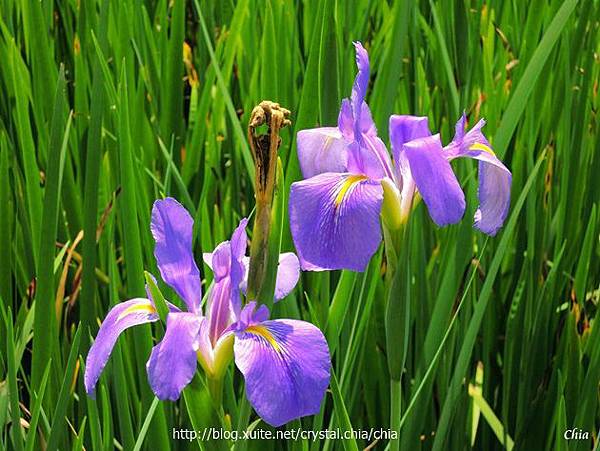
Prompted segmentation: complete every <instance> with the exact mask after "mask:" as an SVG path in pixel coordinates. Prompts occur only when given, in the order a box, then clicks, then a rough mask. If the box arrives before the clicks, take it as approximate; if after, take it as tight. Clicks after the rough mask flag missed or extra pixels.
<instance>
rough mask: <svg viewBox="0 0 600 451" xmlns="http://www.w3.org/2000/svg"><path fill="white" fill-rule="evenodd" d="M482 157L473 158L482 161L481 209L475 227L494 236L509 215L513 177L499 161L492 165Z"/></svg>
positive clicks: (480, 165) (476, 214)
mask: <svg viewBox="0 0 600 451" xmlns="http://www.w3.org/2000/svg"><path fill="white" fill-rule="evenodd" d="M481 156H482V155H479V156H477V157H473V158H476V159H478V160H480V161H479V189H478V191H477V196H478V197H479V208H477V211H476V212H475V227H476V228H477V229H479V230H481V231H482V232H483V233H486V234H488V235H491V236H494V235H496V233H498V230H500V228H501V227H502V226H503V225H504V221H505V220H506V216H507V215H508V209H509V207H510V186H511V183H512V175H511V173H510V171H509V170H508V169H507V168H506V167H505V166H504V165H503V164H502V163H500V161H499V160H498V161H497V162H495V163H490V162H486V161H485V160H484V159H483V158H480V157H481ZM496 160H497V159H496ZM497 163H500V164H497Z"/></svg>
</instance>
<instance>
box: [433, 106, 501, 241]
mask: <svg viewBox="0 0 600 451" xmlns="http://www.w3.org/2000/svg"><path fill="white" fill-rule="evenodd" d="M465 125H466V116H465V115H464V114H463V116H462V117H461V118H460V119H459V120H458V122H457V123H456V134H455V136H454V139H453V140H452V142H451V143H450V144H449V145H448V146H447V147H446V148H445V149H444V153H445V155H446V158H448V159H454V158H459V157H468V158H473V159H476V160H478V161H479V189H478V198H479V208H478V209H477V211H476V212H475V227H476V228H477V229H479V230H481V231H482V232H484V233H486V234H488V235H492V236H494V235H495V234H496V233H497V232H498V230H499V229H500V228H501V227H502V225H503V224H504V221H505V220H506V216H507V215H508V209H509V207H510V186H511V183H512V175H511V172H510V171H509V170H508V168H507V167H506V166H504V164H503V163H502V162H501V161H500V160H499V159H498V158H497V157H496V154H495V153H494V151H493V150H492V147H491V145H490V143H489V142H488V140H487V139H486V137H485V135H484V134H483V132H482V131H481V129H482V127H483V126H484V125H485V120H483V119H481V120H480V121H479V122H478V123H477V124H476V125H475V126H474V127H473V128H472V129H471V130H469V131H468V132H466V133H465Z"/></svg>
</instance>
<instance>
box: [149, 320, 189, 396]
mask: <svg viewBox="0 0 600 451" xmlns="http://www.w3.org/2000/svg"><path fill="white" fill-rule="evenodd" d="M200 320H201V317H199V316H198V315H196V314H195V313H189V312H179V313H169V315H168V316H167V329H166V331H165V336H164V337H163V339H162V341H161V342H160V343H158V344H157V345H156V346H154V348H152V353H151V354H150V360H148V363H146V368H147V370H148V381H149V382H150V386H151V387H152V391H153V392H154V393H155V394H156V396H157V397H158V398H159V399H162V400H165V399H169V400H171V401H175V400H177V399H178V398H179V396H180V395H181V391H182V390H183V389H184V387H185V386H186V385H187V384H189V383H190V381H191V380H192V378H193V377H194V372H195V371H196V351H197V350H198V345H199V337H198V332H199V329H200Z"/></svg>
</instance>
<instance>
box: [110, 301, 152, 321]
mask: <svg viewBox="0 0 600 451" xmlns="http://www.w3.org/2000/svg"><path fill="white" fill-rule="evenodd" d="M131 313H147V314H149V315H151V314H153V313H156V309H155V308H154V306H153V305H152V304H150V303H148V304H137V305H132V306H131V307H127V308H126V309H125V310H123V312H122V313H121V314H120V315H119V317H118V318H117V321H120V320H122V319H123V318H125V317H126V316H127V315H130V314H131Z"/></svg>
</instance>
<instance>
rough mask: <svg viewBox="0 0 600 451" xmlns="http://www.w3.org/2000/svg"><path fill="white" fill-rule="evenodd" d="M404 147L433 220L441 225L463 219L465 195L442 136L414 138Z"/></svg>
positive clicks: (418, 187) (414, 177)
mask: <svg viewBox="0 0 600 451" xmlns="http://www.w3.org/2000/svg"><path fill="white" fill-rule="evenodd" d="M403 148H404V155H405V157H406V159H407V161H408V163H409V165H410V171H411V174H412V177H413V179H414V181H415V184H416V186H417V189H418V190H419V193H421V196H422V197H423V200H424V201H425V204H426V205H427V209H428V210H429V214H430V216H431V218H432V219H433V221H434V222H435V223H436V224H437V225H439V226H440V227H441V226H445V225H448V224H454V223H456V222H458V221H460V219H461V218H462V216H463V214H464V211H465V195H464V193H463V192H462V189H461V188H460V185H459V184H458V180H456V176H455V175H454V172H453V171H452V168H451V167H450V163H449V162H448V160H446V158H445V156H444V154H443V152H442V144H441V142H440V136H439V135H433V136H429V137H425V138H419V139H414V140H412V141H409V142H407V143H405V144H404V147H403Z"/></svg>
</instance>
